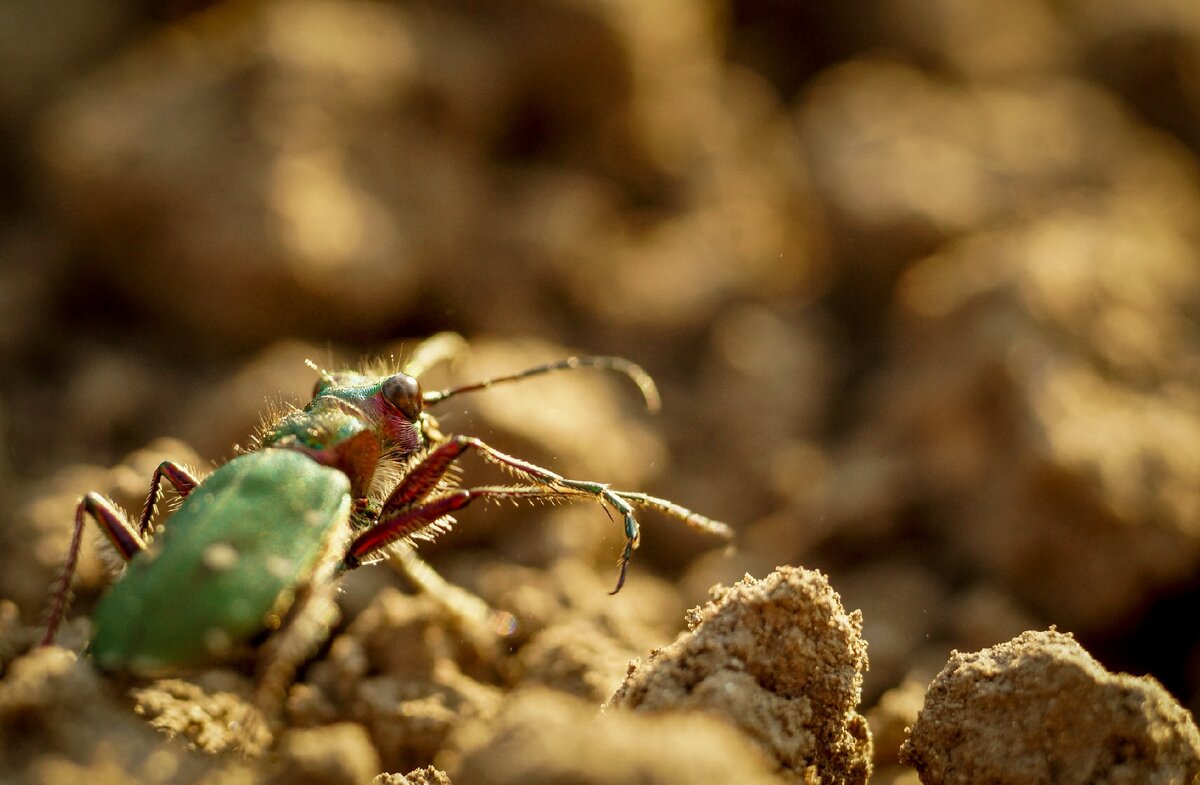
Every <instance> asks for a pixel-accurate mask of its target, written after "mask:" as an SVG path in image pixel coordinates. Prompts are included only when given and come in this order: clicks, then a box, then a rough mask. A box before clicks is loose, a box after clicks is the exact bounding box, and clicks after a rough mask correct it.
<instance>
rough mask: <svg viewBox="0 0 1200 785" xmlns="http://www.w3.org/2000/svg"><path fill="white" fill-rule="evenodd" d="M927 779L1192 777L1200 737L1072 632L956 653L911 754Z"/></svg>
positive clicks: (1156, 690)
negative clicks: (1109, 668) (1099, 660)
mask: <svg viewBox="0 0 1200 785" xmlns="http://www.w3.org/2000/svg"><path fill="white" fill-rule="evenodd" d="M901 759H902V760H903V761H904V762H905V763H907V764H909V765H910V766H913V767H914V768H915V769H916V770H917V772H918V774H919V775H920V777H921V782H922V783H925V785H955V784H956V783H962V785H967V783H978V782H990V783H1025V784H1026V785H1029V784H1034V785H1036V783H1056V785H1071V784H1072V783H1080V785H1082V783H1104V784H1106V785H1107V784H1108V783H1112V785H1116V784H1117V783H1149V784H1152V785H1167V783H1193V782H1196V780H1197V778H1198V777H1200V734H1198V733H1197V730H1196V725H1195V723H1194V722H1193V720H1192V717H1191V715H1190V714H1189V713H1188V712H1187V711H1186V710H1184V709H1183V708H1182V707H1180V706H1179V704H1178V703H1176V702H1175V700H1174V699H1173V698H1171V696H1170V695H1168V694H1167V692H1166V691H1165V690H1163V688H1162V686H1161V685H1159V683H1158V682H1157V681H1155V680H1154V679H1152V678H1150V677H1140V678H1139V677H1134V676H1129V675H1126V674H1116V675H1114V674H1112V673H1109V672H1108V671H1106V670H1105V669H1104V668H1103V667H1101V665H1100V664H1099V663H1097V662H1096V661H1095V660H1094V659H1093V658H1092V657H1091V655H1090V654H1088V653H1087V652H1086V651H1085V650H1084V649H1083V647H1081V646H1080V645H1079V644H1078V643H1076V642H1075V639H1074V638H1073V637H1072V636H1070V635H1064V634H1062V633H1059V632H1056V631H1054V630H1050V631H1048V632H1025V633H1022V634H1021V635H1019V636H1017V637H1016V638H1014V639H1013V640H1011V641H1009V642H1007V643H1002V644H1000V645H998V646H993V647H991V648H989V649H984V650H983V651H980V652H974V653H971V654H962V653H958V652H955V653H954V654H953V655H952V656H951V658H950V661H949V662H948V663H947V664H946V667H945V669H943V670H942V672H941V673H940V674H938V676H937V678H935V679H934V681H933V683H932V684H931V685H930V687H929V691H928V693H927V694H926V696H925V706H924V708H923V709H922V710H921V713H920V716H919V717H918V719H917V723H916V725H914V726H913V728H912V731H911V733H910V734H909V738H908V741H907V742H905V744H904V747H903V748H902V750H901Z"/></svg>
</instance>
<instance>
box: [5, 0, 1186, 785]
mask: <svg viewBox="0 0 1200 785" xmlns="http://www.w3.org/2000/svg"><path fill="white" fill-rule="evenodd" d="M827 5H828V4H827ZM0 30H3V31H6V32H4V33H0V41H2V42H3V43H2V47H3V51H4V55H5V57H4V60H5V68H4V69H0V71H3V73H0V134H2V135H3V138H4V140H5V142H6V144H5V145H3V146H0V174H2V177H0V183H3V185H2V186H0V189H2V190H0V368H3V370H4V372H3V373H2V374H0V425H2V429H0V502H2V504H0V510H3V514H2V517H0V781H2V782H5V783H8V782H13V783H21V784H24V783H67V782H75V781H81V780H86V781H90V782H96V783H104V782H109V781H111V782H122V783H124V782H145V783H185V782H186V783H191V782H205V783H226V782H260V781H262V782H267V781H275V782H289V783H292V782H313V783H317V782H320V783H338V782H347V783H349V782H369V781H371V780H372V779H373V778H375V777H377V776H380V775H382V779H381V781H383V782H389V783H399V782H403V781H405V779H407V781H408V782H411V783H445V782H447V781H452V782H454V783H456V785H464V783H467V784H468V785H469V784H470V783H483V782H518V781H520V782H530V781H533V782H542V781H544V782H572V783H592V782H595V783H601V782H604V783H607V782H630V781H640V782H663V783H667V782H671V783H674V782H693V781H694V782H715V781H721V780H724V779H729V780H734V781H741V782H803V783H817V782H819V783H843V782H844V783H861V782H867V781H870V782H874V783H908V784H909V785H911V783H915V782H918V781H919V782H922V783H925V784H926V785H930V784H931V783H957V782H963V783H966V782H985V781H986V782H1013V783H1016V782H1021V783H1038V782H1047V783H1049V782H1054V783H1063V782H1099V783H1110V782H1111V783H1126V782H1130V783H1132V782H1138V783H1141V782H1149V783H1193V782H1196V781H1197V780H1198V778H1200V773H1198V772H1200V762H1198V761H1200V749H1198V747H1200V742H1198V741H1197V731H1196V727H1195V725H1194V720H1193V718H1192V712H1194V711H1195V710H1196V708H1197V707H1200V665H1198V663H1200V635H1198V634H1197V631H1196V627H1195V625H1194V624H1192V623H1191V622H1189V621H1188V620H1189V619H1191V618H1192V617H1193V615H1194V614H1193V610H1194V608H1195V607H1196V603H1197V601H1198V600H1200V577H1198V576H1200V321H1198V319H1197V316H1196V315H1197V314H1198V313H1200V166H1198V165H1197V164H1198V160H1200V159H1198V157H1197V155H1198V153H1200V111H1198V110H1197V107H1198V106H1200V6H1196V10H1193V4H1189V3H1173V2H1170V0H1151V2H1149V3H1148V4H1147V3H1142V4H1139V5H1137V6H1136V7H1131V6H1129V5H1128V4H1125V3H1118V2H1115V0H1067V1H1066V2H1054V3H1051V2H1049V0H1018V1H1016V2H1009V3H1004V4H995V3H989V4H979V3H974V2H967V1H966V0H937V2H920V3H916V2H912V1H911V0H886V2H882V3H878V4H873V5H872V7H871V10H870V13H867V12H865V11H864V10H863V9H858V8H855V7H852V6H843V5H838V4H833V5H830V7H828V8H826V7H824V6H821V5H820V4H810V3H791V4H786V3H784V4H781V3H770V2H765V1H763V0H731V1H730V2H728V3H716V2H714V3H684V2H674V0H666V1H664V2H656V3H654V4H647V3H641V2H633V0H619V1H618V2H613V3H607V4H588V3H582V2H578V0H553V1H552V2H544V3H537V4H528V3H508V2H501V3H489V4H475V3H463V2H458V3H448V4H447V3H437V4H433V3H429V4H426V3H420V2H416V3H383V2H360V1H358V0H350V1H349V2H321V1H318V0H263V1H262V2H222V3H211V2H205V1H204V0H199V2H188V1H181V2H172V3H165V4H146V3H136V2H132V0H112V2H105V3H93V2H83V0H69V1H68V2H63V3H57V4H54V5H53V6H52V7H48V6H46V5H45V4H43V3H39V2H34V0H11V1H10V2H6V3H4V4H2V6H0ZM444 330H453V331H457V332H459V333H461V334H463V335H464V336H466V338H467V339H468V341H467V342H468V345H469V346H470V352H469V353H467V354H466V355H464V356H463V357H462V358H461V360H460V361H459V362H457V363H456V364H454V365H452V366H443V367H438V368H435V369H432V370H431V371H430V372H429V374H428V375H426V376H425V377H424V378H423V379H422V381H423V383H424V384H425V385H426V387H427V388H430V389H433V388H439V387H442V386H445V385H449V384H451V383H454V382H463V381H468V380H476V379H480V378H483V377H485V376H487V375H489V374H497V373H504V372H509V371H513V370H516V369H519V368H524V367H528V366H531V365H535V364H538V363H541V362H545V361H549V360H554V359H558V358H561V357H564V356H568V355H570V354H574V353H596V354H615V355H623V356H627V357H629V358H631V359H633V360H634V361H636V362H638V363H640V364H641V365H643V366H645V368H646V369H647V370H649V371H650V372H651V373H652V374H653V375H654V377H655V378H656V380H657V381H658V383H659V385H660V387H661V391H662V397H663V410H662V412H661V413H660V414H658V415H651V414H649V413H647V412H645V411H644V410H643V409H642V408H641V405H640V401H639V399H638V395H637V391H636V389H634V388H633V387H632V386H631V385H629V384H628V382H627V381H626V380H623V379H621V378H619V377H616V376H612V375H607V374H601V373H597V372H588V371H579V372H574V373H568V374H560V375H556V376H547V377H544V378H542V379H539V380H536V381H534V380H529V381H527V382H523V383H521V384H516V385H511V386H507V387H498V388H496V389H494V390H489V391H487V392H484V393H479V394H477V395H473V396H469V397H468V396H464V397H463V398H461V399H456V400H454V401H453V402H452V403H447V404H446V406H444V407H442V409H441V410H439V411H438V416H439V419H440V421H441V423H442V425H443V427H444V429H445V430H446V431H448V432H453V433H463V434H469V435H474V436H477V437H480V438H483V439H485V440H487V441H488V442H490V443H494V444H495V445H496V446H497V447H499V448H500V449H503V450H505V451H506V452H509V453H512V454H514V455H519V456H521V457H522V458H526V459H528V460H531V461H535V462H538V463H540V464H542V465H546V466H549V467H551V468H553V469H554V470H556V471H558V472H561V473H562V474H564V475H567V476H569V477H575V478H584V479H589V480H597V481H604V482H610V483H612V484H613V485H614V486H616V487H620V488H625V489H631V490H644V491H646V492H649V493H653V494H655V495H657V496H662V497H665V498H668V499H671V500H674V501H676V502H679V503H680V504H684V505H686V506H688V507H690V508H692V509H695V510H697V511H699V512H701V513H703V514H705V515H709V516H711V517H713V518H716V519H719V520H723V521H726V522H728V523H729V524H730V525H731V526H733V528H734V529H735V530H736V532H737V537H736V541H735V544H734V547H732V548H726V547H725V546H724V544H722V543H720V542H716V541H714V540H712V539H711V538H706V537H705V536H704V535H703V534H702V533H699V532H696V531H693V530H691V529H689V528H687V527H685V526H683V525H680V524H679V523H678V522H677V521H673V520H671V519H669V518H667V517H664V516H660V515H656V514H655V513H653V512H652V511H646V512H645V513H644V514H643V515H642V516H641V523H642V525H643V537H642V547H641V548H640V549H639V550H638V552H637V553H636V554H635V557H634V561H633V564H632V566H631V569H630V574H629V580H628V582H627V585H626V586H625V587H624V588H623V589H622V591H621V592H620V593H619V594H617V595H615V596H610V595H609V594H608V591H609V590H610V589H611V588H612V585H613V582H614V580H615V572H614V569H613V566H614V562H615V560H616V558H617V555H618V553H619V552H620V548H621V544H622V539H621V527H620V525H619V523H618V522H615V521H610V520H609V519H608V517H606V516H605V514H604V513H603V511H602V510H601V509H600V508H599V507H598V506H596V505H593V504H574V505H570V506H560V507H540V506H526V507H520V508H513V507H510V506H487V507H481V508H479V509H474V508H472V509H470V510H468V511H465V512H464V513H463V514H461V515H460V516H459V518H460V521H459V525H457V526H456V527H455V528H454V530H453V531H451V532H450V533H448V534H446V535H444V536H442V537H440V538H439V539H438V540H437V541H436V542H433V543H424V544H422V545H421V553H422V554H423V555H424V556H425V557H427V558H428V560H429V561H430V563H432V564H433V565H434V566H435V567H436V568H437V569H438V571H439V572H440V573H441V574H442V575H444V576H445V578H446V579H447V580H448V581H450V586H453V587H459V588H450V587H441V588H440V589H439V590H438V591H435V592H433V593H429V592H424V593H423V592H420V591H417V590H416V589H415V588H414V586H413V585H412V584H411V583H410V582H409V581H407V580H406V579H405V578H404V576H403V575H401V574H400V571H398V570H397V569H394V568H393V565H389V564H381V565H374V566H371V567H365V568H363V569H360V570H356V571H354V572H353V573H351V574H350V575H348V576H347V578H346V579H345V580H344V581H343V582H341V584H340V585H339V594H338V596H337V601H338V608H339V613H338V620H337V621H336V623H334V624H333V627H332V629H331V631H330V634H329V636H328V638H327V640H325V641H323V642H322V644H321V646H320V648H319V650H318V651H316V653H315V654H314V656H313V657H312V658H311V659H310V660H309V661H308V662H307V663H306V664H305V666H304V668H303V669H302V670H301V672H300V673H299V674H298V676H297V679H296V680H295V682H294V684H292V685H291V687H290V688H289V690H288V692H287V694H286V696H285V701H284V703H283V706H282V708H281V709H279V710H278V711H277V712H272V711H268V712H267V715H265V716H264V714H263V712H262V711H260V708H261V707H259V706H257V705H255V702H254V701H253V699H252V697H251V696H252V695H253V694H254V690H255V685H256V676H255V666H256V662H255V660H256V654H255V653H254V652H250V653H249V655H248V656H247V657H246V658H244V660H239V661H236V662H224V663H216V664H214V667H213V668H212V669H207V670H201V671H198V672H196V671H189V672H181V673H178V674H170V675H169V678H162V679H121V678H116V677H112V676H109V675H102V674H99V673H98V672H97V671H96V670H95V668H94V667H93V666H92V664H91V661H90V659H89V657H88V655H87V653H86V644H87V641H88V640H89V637H90V634H91V614H92V610H93V608H94V607H95V604H96V602H97V601H98V599H99V598H100V597H101V596H102V595H103V593H104V591H105V589H106V587H107V586H108V585H110V584H111V582H112V581H113V580H115V579H117V578H115V577H114V574H113V570H112V567H113V566H114V565H113V564H112V563H111V562H112V559H111V558H106V555H105V554H104V552H103V548H100V547H97V546H96V544H95V542H94V540H95V539H96V538H95V537H94V536H93V535H94V532H92V533H89V536H88V537H85V544H84V547H83V550H82V555H81V561H80V565H79V569H78V574H77V577H76V581H75V601H74V604H73V606H72V609H71V611H70V613H69V614H68V617H67V622H66V624H65V625H64V627H63V629H62V630H61V631H60V633H59V635H58V638H57V644H58V645H57V646H55V647H50V648H44V649H38V648H36V647H35V644H36V642H37V641H38V639H39V636H40V625H41V622H42V614H43V613H44V609H45V607H46V602H47V594H48V590H49V587H50V585H51V582H52V581H53V579H54V576H55V573H56V571H57V570H58V568H59V565H61V563H62V560H63V558H64V556H65V553H66V550H67V543H68V540H69V538H70V535H71V522H72V516H73V513H74V509H75V505H76V503H77V501H78V499H79V498H80V496H81V495H82V494H84V493H86V492H88V491H97V492H100V493H102V494H105V495H107V496H109V497H111V498H112V499H113V500H114V501H115V502H116V503H118V504H119V505H121V506H122V507H124V508H125V509H127V510H134V511H136V510H138V509H140V506H141V504H142V500H143V499H144V498H145V494H146V490H147V484H148V482H149V478H150V476H151V474H152V472H153V471H154V468H155V467H156V466H157V465H158V464H159V462H161V461H162V460H164V459H172V460H176V461H179V462H182V463H185V464H188V465H189V466H192V467H194V468H195V469H196V470H197V471H198V472H200V473H201V474H204V473H207V472H208V471H210V470H211V469H212V468H213V467H214V466H216V465H219V464H220V463H222V462H223V461H225V460H227V459H229V458H230V457H231V456H233V455H234V454H235V452H236V449H235V445H241V446H242V447H245V446H247V445H249V444H250V441H249V439H250V437H251V435H252V434H253V433H254V431H255V428H256V427H257V426H258V425H259V424H260V422H261V419H262V418H263V416H264V415H265V414H266V413H269V412H270V411H278V410H279V409H280V408H281V407H282V406H283V405H284V404H285V403H289V402H290V403H300V402H303V401H304V400H305V397H306V395H308V393H309V391H310V390H311V389H312V385H313V382H314V376H315V374H314V372H313V371H312V370H311V369H310V368H309V367H308V366H307V365H306V364H305V360H306V359H311V360H313V361H314V362H316V363H318V364H319V365H321V366H323V367H330V368H333V367H342V366H353V365H356V364H357V363H358V362H359V361H360V360H361V359H362V358H364V357H387V356H389V355H396V356H399V357H404V356H406V354H407V353H408V352H411V351H412V350H413V347H414V346H416V345H417V342H418V341H419V339H420V338H421V337H423V336H427V335H431V334H434V333H437V332H441V331H444ZM462 477H463V480H464V482H467V483H471V484H475V485H479V484H487V483H492V482H496V481H498V480H499V479H500V478H502V475H498V473H497V472H495V471H494V467H489V466H488V465H486V464H485V463H484V462H482V461H479V460H476V459H472V458H470V457H468V458H467V459H464V461H463V466H462ZM169 506H170V505H164V507H163V509H162V510H161V518H162V519H164V520H165V519H166V518H167V513H168V512H169V510H168V509H167V508H168V507H169ZM167 525H169V523H168V524H167ZM179 590H180V591H181V592H184V591H187V587H186V586H180V587H179ZM461 592H469V593H470V595H471V596H474V597H477V598H480V599H482V600H483V601H484V602H485V603H486V604H487V606H488V607H490V608H491V609H493V611H495V613H493V614H492V615H490V616H488V615H482V616H481V615H478V614H476V615H472V614H463V613H461V612H458V611H456V608H459V609H461V607H462V604H461V602H460V600H461V598H462V597H463V596H464V595H462V594H461ZM455 598H457V599H455ZM689 608H690V609H692V610H689ZM510 621H515V627H513V628H512V629H511V631H510V624H509V622H510ZM505 633H508V634H505ZM868 663H869V667H868ZM431 767H432V768H431Z"/></svg>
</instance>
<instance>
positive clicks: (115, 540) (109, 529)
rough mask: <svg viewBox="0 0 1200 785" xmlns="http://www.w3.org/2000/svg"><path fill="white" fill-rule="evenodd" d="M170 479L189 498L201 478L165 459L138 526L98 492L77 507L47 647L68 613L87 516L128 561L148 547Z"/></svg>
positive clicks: (53, 598) (57, 586) (48, 628)
mask: <svg viewBox="0 0 1200 785" xmlns="http://www.w3.org/2000/svg"><path fill="white" fill-rule="evenodd" d="M164 478H166V480H167V481H168V482H170V483H171V485H172V487H174V488H175V490H176V491H178V492H179V495H180V496H182V497H184V498H187V495H188V494H189V493H191V492H192V489H194V488H195V487H196V486H197V485H199V484H200V481H199V480H197V479H196V478H195V477H194V476H193V475H192V473H191V472H189V471H188V470H187V469H185V468H184V467H183V466H182V465H180V464H178V463H175V462H174V461H163V462H162V463H160V464H159V465H158V468H157V469H155V470H154V476H153V477H151V478H150V491H149V492H148V493H147V494H146V504H145V506H144V507H143V508H142V515H141V518H139V519H138V525H137V528H134V527H133V526H132V525H131V524H130V523H129V520H128V519H127V518H126V517H125V513H124V512H122V511H121V509H120V508H118V507H117V506H116V505H115V504H113V503H112V502H110V501H109V500H108V499H106V498H104V497H103V496H101V495H100V494H98V493H89V494H87V495H86V496H84V497H83V499H82V500H80V502H79V505H78V506H77V507H76V508H75V528H74V530H73V532H72V534H71V544H70V546H69V548H68V550H67V560H66V562H65V563H64V564H63V567H62V570H61V571H60V572H59V575H58V578H57V580H56V581H55V583H54V588H53V590H52V593H51V595H50V597H51V600H50V610H49V612H48V613H47V617H46V619H47V621H46V634H45V635H44V636H43V637H42V643H41V645H43V646H48V645H50V644H51V643H53V642H54V635H55V633H57V632H58V626H59V624H61V623H62V620H63V617H64V616H65V615H66V613H67V606H68V605H70V602H71V581H72V579H73V578H74V577H75V568H76V566H77V565H78V563H79V549H80V547H81V546H82V541H83V522H84V520H83V519H84V515H90V516H91V517H92V520H94V521H95V522H96V523H97V524H99V526H100V529H101V531H103V532H104V536H105V537H107V538H108V541H109V542H110V543H112V546H113V548H115V549H116V551H117V553H118V554H119V555H120V557H121V558H122V559H124V560H125V561H129V560H130V559H132V558H133V557H134V556H136V555H137V554H138V553H139V552H141V551H143V550H145V549H146V535H147V534H148V532H149V528H150V516H151V515H153V514H154V506H155V505H156V504H157V503H158V500H159V497H160V495H161V491H162V481H163V479H164Z"/></svg>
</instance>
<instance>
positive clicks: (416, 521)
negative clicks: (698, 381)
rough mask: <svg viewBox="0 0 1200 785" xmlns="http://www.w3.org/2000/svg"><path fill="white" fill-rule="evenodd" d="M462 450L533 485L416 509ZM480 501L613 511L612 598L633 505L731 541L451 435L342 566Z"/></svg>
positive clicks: (643, 503) (662, 508) (623, 494)
mask: <svg viewBox="0 0 1200 785" xmlns="http://www.w3.org/2000/svg"><path fill="white" fill-rule="evenodd" d="M467 450H475V451H476V452H478V453H479V454H480V456H481V457H483V458H484V459H485V460H488V461H491V462H492V463H495V464H497V465H498V466H500V467H502V468H503V469H505V470H506V471H508V472H509V473H511V474H514V475H516V476H518V477H520V478H522V479H525V480H528V481H529V482H531V483H533V486H531V487H522V486H514V487H508V488H476V489H472V490H458V491H453V492H451V493H449V494H447V495H445V496H441V497H438V498H437V499H435V500H433V501H431V502H428V503H427V504H420V501H421V500H422V499H424V498H425V497H426V496H427V495H428V494H430V493H432V492H433V491H434V490H435V489H436V488H437V486H438V483H439V482H440V481H441V479H442V477H443V476H444V475H445V474H446V472H447V471H448V470H449V468H450V466H451V465H452V464H453V463H454V461H455V460H457V459H458V458H459V457H460V456H461V455H462V454H463V453H465V452H466V451H467ZM481 496H492V497H502V498H507V499H514V500H515V499H521V498H527V499H538V498H540V499H547V498H560V499H561V498H569V497H579V496H585V497H591V498H594V499H596V500H597V501H599V502H600V503H601V504H604V505H607V506H609V507H611V508H612V509H614V510H616V511H617V512H618V513H619V514H620V515H621V519H622V521H623V523H624V526H625V548H624V550H623V551H622V552H621V559H620V562H619V563H618V566H617V585H616V588H614V589H613V590H612V592H611V593H612V594H616V593H617V592H618V591H620V590H621V587H622V586H623V585H624V584H625V574H626V570H627V569H628V567H629V560H630V559H631V558H632V556H633V552H634V550H636V549H637V547H638V543H639V540H640V528H639V526H638V522H637V518H635V517H634V514H633V508H634V506H638V507H650V508H652V509H656V510H658V511H659V512H662V513H664V514H666V515H670V516H672V517H674V518H678V519H679V520H681V521H683V522H684V523H685V524H687V525H688V526H690V527H692V528H694V529H698V530H700V531H703V532H707V533H709V534H715V535H717V536H720V537H724V538H725V539H731V538H732V536H733V534H732V531H731V530H730V528H729V527H728V526H727V525H725V524H724V523H721V522H720V521H714V520H712V519H711V518H706V517H705V516H703V515H700V514H698V513H695V512H692V511H691V510H689V509H687V508H686V507H683V506H680V505H678V504H676V503H674V502H672V501H668V500H666V499H660V498H658V497H656V496H648V495H646V494H644V493H634V492H630V491H617V490H613V489H612V488H610V487H609V486H608V485H606V484H605V483H599V482H591V481H587V480H572V479H568V478H566V477H563V476H562V475H561V474H558V473H557V472H554V471H551V470H550V469H547V468H544V467H542V466H538V465H536V464H533V463H530V462H528V461H524V460H521V459H520V458H516V457H514V456H512V455H508V454H507V453H503V452H500V451H499V450H497V449H496V448H494V447H492V446H491V445H489V444H487V443H485V442H483V441H481V440H479V439H476V438H474V437H470V436H454V437H451V438H450V439H448V440H446V441H445V442H443V443H442V444H440V445H438V446H437V447H435V448H434V449H433V451H431V452H430V453H429V455H427V456H426V457H425V459H424V460H422V461H421V462H420V463H419V464H417V465H416V466H415V467H413V469H412V470H411V471H409V473H408V474H407V475H406V476H405V477H404V479H403V480H402V481H401V482H400V484H399V485H398V486H397V487H396V489H395V490H394V491H393V492H392V494H391V496H390V497H388V499H387V501H386V502H384V504H383V508H382V510H381V514H380V518H379V522H378V523H377V524H376V526H373V527H372V528H371V529H369V530H367V531H365V532H363V533H362V534H361V535H360V536H359V537H358V539H356V540H355V541H354V542H353V543H352V544H351V546H350V551H349V552H348V554H347V566H353V565H357V564H358V563H359V561H360V560H361V559H362V558H363V557H364V556H368V555H370V554H372V553H374V552H376V551H378V550H380V549H381V548H384V547H386V546H387V545H390V544H391V543H393V542H395V541H397V540H398V539H400V538H401V537H406V536H409V535H411V534H414V533H416V532H418V531H420V530H421V529H423V528H425V527H426V526H428V525H430V524H432V523H434V522H436V521H437V520H438V519H439V518H441V517H444V516H446V515H449V514H450V513H451V512H453V511H454V510H459V509H462V508H463V507H465V506H466V505H467V504H469V503H470V502H471V501H472V500H474V499H475V498H478V497H481Z"/></svg>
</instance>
